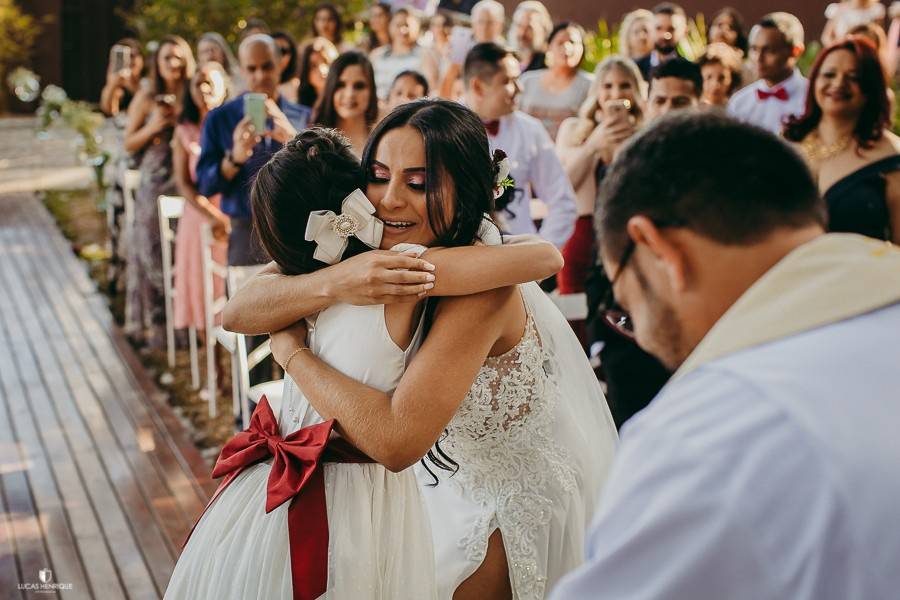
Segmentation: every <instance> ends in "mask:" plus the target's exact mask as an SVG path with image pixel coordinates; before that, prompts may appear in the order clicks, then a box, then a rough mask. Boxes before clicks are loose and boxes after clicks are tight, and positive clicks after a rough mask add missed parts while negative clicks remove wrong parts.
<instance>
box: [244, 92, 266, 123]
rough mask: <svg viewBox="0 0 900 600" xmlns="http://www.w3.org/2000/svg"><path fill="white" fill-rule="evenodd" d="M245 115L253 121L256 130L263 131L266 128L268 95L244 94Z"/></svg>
mask: <svg viewBox="0 0 900 600" xmlns="http://www.w3.org/2000/svg"><path fill="white" fill-rule="evenodd" d="M244 115H245V116H248V117H250V119H251V120H252V121H253V127H255V128H256V131H257V132H259V133H262V132H263V131H265V130H266V95H265V94H254V93H249V94H244Z"/></svg>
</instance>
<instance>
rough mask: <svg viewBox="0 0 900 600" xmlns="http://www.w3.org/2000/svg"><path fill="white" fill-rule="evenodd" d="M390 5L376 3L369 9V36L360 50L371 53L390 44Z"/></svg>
mask: <svg viewBox="0 0 900 600" xmlns="http://www.w3.org/2000/svg"><path fill="white" fill-rule="evenodd" d="M390 25H391V5H390V4H388V3H387V2H376V3H375V4H373V5H372V8H370V9H369V35H368V37H367V38H366V39H365V40H363V44H361V45H360V49H361V50H363V51H365V52H372V51H373V50H375V49H376V48H381V47H382V46H387V45H389V44H390V43H391V33H390Z"/></svg>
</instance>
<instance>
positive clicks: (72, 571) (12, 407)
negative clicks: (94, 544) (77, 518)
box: [0, 261, 90, 594]
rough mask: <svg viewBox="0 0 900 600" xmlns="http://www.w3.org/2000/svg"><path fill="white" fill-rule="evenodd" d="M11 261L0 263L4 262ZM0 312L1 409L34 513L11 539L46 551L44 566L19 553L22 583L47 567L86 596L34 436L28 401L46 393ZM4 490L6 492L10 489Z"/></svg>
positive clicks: (9, 316) (7, 313)
mask: <svg viewBox="0 0 900 600" xmlns="http://www.w3.org/2000/svg"><path fill="white" fill-rule="evenodd" d="M9 262H10V261H0V263H2V264H9ZM7 286H8V284H7V283H6V282H4V283H2V284H0V288H4V289H6V290H8V289H10V288H8V287H7ZM0 314H2V321H3V326H2V329H3V334H2V339H3V343H2V346H3V350H2V351H3V353H4V356H3V357H2V362H3V364H5V365H10V366H13V368H12V369H10V368H5V369H3V375H2V379H3V387H4V390H5V393H4V405H5V408H6V412H7V415H8V417H9V419H10V424H11V426H12V428H13V431H14V432H15V437H16V440H17V443H18V445H19V450H20V451H19V452H18V455H19V456H20V457H21V460H22V462H23V463H24V467H25V468H26V469H27V482H28V486H29V488H30V489H29V490H28V491H29V492H30V496H31V498H32V499H33V504H32V505H31V507H30V508H31V509H32V511H33V512H32V514H31V515H29V514H28V513H27V512H25V515H26V519H27V521H28V522H29V523H31V526H32V527H33V529H31V530H30V531H27V532H26V531H15V532H14V535H15V537H16V545H17V547H19V548H22V547H25V548H27V547H28V546H32V545H33V546H35V547H37V546H38V545H40V546H43V547H44V548H46V552H44V553H41V554H43V555H44V562H43V564H41V565H40V566H38V565H36V564H34V563H33V560H34V559H36V558H37V555H38V552H34V558H33V559H32V560H29V561H26V560H23V559H22V558H21V557H22V554H21V553H20V561H21V576H22V579H23V581H22V582H23V583H25V582H36V581H38V572H39V570H40V569H43V568H51V569H53V572H54V574H55V581H57V582H60V583H71V584H72V587H73V591H74V592H75V593H84V592H85V591H87V592H88V594H89V593H90V588H89V587H88V585H87V580H86V578H85V574H84V570H83V567H82V565H81V557H80V555H79V553H78V549H77V548H76V546H75V542H74V539H73V536H72V532H71V528H70V521H69V517H68V515H67V512H66V509H65V507H64V505H63V502H62V500H61V498H60V493H59V488H58V486H57V483H56V481H55V480H54V476H53V472H52V470H51V468H50V460H51V459H50V457H48V456H47V454H46V451H45V448H44V447H43V444H42V443H41V440H40V437H39V435H38V433H37V429H38V424H37V422H36V420H35V419H34V415H33V414H32V412H31V410H30V409H29V405H30V403H31V401H32V399H33V398H34V397H36V396H38V395H40V394H44V393H45V390H44V388H43V384H42V382H41V381H40V378H39V377H38V376H37V373H36V371H35V370H34V369H33V368H31V367H32V365H30V364H28V361H27V358H28V354H29V352H28V350H27V348H23V346H24V344H23V342H22V337H24V335H23V333H22V332H21V330H20V329H18V328H17V326H16V322H15V316H14V314H13V311H11V310H10V309H9V307H8V306H6V303H4V305H3V309H2V310H0ZM4 478H5V477H4ZM6 491H7V494H9V491H10V490H9V488H7V489H6ZM19 493H20V494H22V496H24V493H25V491H24V490H21V491H19ZM10 505H11V506H10V509H11V511H12V512H11V514H12V515H13V520H14V526H15V520H17V514H16V513H17V512H19V511H18V510H17V508H16V506H15V505H14V504H13V502H10ZM23 512H24V511H23ZM33 536H36V537H38V539H39V541H36V542H32V541H31V539H30V538H31V537H33ZM46 540H52V543H45V541H46Z"/></svg>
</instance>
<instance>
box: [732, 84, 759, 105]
mask: <svg viewBox="0 0 900 600" xmlns="http://www.w3.org/2000/svg"><path fill="white" fill-rule="evenodd" d="M759 85H760V84H759V81H754V82H752V83H749V84H747V85H746V86H744V87H742V88H741V89H739V90H738V91H736V92H735V93H734V95H733V96H731V100H729V102H728V106H729V107H731V106H733V105H735V104H746V103H747V102H748V101H749V100H750V99H752V98H754V97H755V96H756V90H757V88H758V87H759Z"/></svg>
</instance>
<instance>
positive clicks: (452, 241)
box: [362, 98, 494, 246]
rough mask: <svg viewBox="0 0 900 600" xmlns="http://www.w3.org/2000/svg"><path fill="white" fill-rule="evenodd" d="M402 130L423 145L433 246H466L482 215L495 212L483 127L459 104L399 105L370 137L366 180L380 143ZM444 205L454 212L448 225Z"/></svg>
mask: <svg viewBox="0 0 900 600" xmlns="http://www.w3.org/2000/svg"><path fill="white" fill-rule="evenodd" d="M405 126H409V127H412V128H414V129H416V130H417V131H418V132H419V133H420V134H421V135H422V138H423V140H424V142H425V163H426V165H425V169H426V171H425V180H426V184H425V197H426V206H427V211H428V221H429V223H430V225H431V228H432V229H433V230H434V232H435V234H436V235H437V239H436V240H435V242H434V245H436V246H468V245H470V244H471V243H472V242H473V241H474V240H475V237H476V235H477V233H478V227H479V226H480V225H481V221H482V219H483V218H484V215H485V213H487V214H490V213H491V211H492V209H493V187H494V186H493V180H494V166H493V163H492V160H491V153H490V150H489V147H488V139H487V133H486V132H485V129H484V125H483V124H482V123H481V120H480V119H479V118H478V116H477V115H476V114H475V113H474V112H472V111H471V110H470V109H468V108H466V107H464V106H462V105H461V104H459V103H458V102H451V101H449V100H441V99H435V98H422V99H420V100H415V101H413V102H408V103H406V104H401V105H400V106H398V107H397V108H395V109H394V110H393V111H391V113H390V114H389V115H388V116H386V117H385V118H384V119H383V120H382V121H381V122H380V123H379V124H378V126H377V127H376V128H375V129H374V130H373V131H372V134H371V135H370V136H369V141H368V143H367V144H366V148H365V151H364V152H363V156H362V167H363V172H364V173H365V174H366V176H367V177H369V176H370V175H371V172H372V162H373V161H374V160H375V154H376V152H377V151H378V144H380V143H381V139H382V138H383V137H384V135H385V134H386V133H387V132H389V131H391V130H394V129H399V128H400V127H405ZM448 180H449V181H452V182H453V186H452V188H453V198H446V197H444V191H443V190H445V189H446V188H447V186H446V185H445V182H447V181H448ZM448 203H452V206H453V211H452V214H453V217H452V218H451V219H449V221H448V219H447V217H446V214H445V211H444V207H445V206H446V205H447V204H448Z"/></svg>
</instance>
